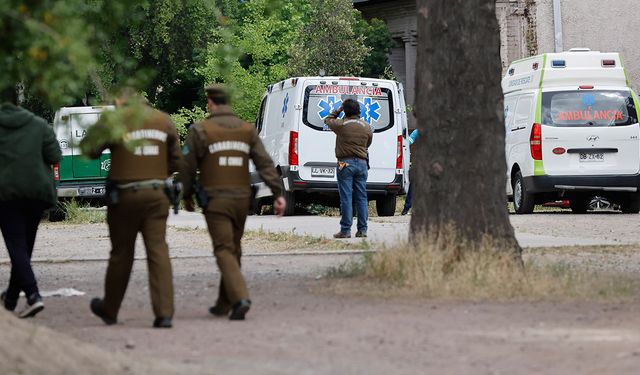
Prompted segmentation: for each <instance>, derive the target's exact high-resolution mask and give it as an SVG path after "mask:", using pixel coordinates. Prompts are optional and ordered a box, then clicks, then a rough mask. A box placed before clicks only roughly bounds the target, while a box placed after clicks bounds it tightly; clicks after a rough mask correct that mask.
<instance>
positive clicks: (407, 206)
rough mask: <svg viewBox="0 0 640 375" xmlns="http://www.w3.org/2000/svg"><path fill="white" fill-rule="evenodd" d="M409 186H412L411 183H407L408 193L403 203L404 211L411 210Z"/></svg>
mask: <svg viewBox="0 0 640 375" xmlns="http://www.w3.org/2000/svg"><path fill="white" fill-rule="evenodd" d="M411 185H413V182H411V183H409V191H407V199H406V200H405V202H404V209H405V210H408V209H410V208H411Z"/></svg>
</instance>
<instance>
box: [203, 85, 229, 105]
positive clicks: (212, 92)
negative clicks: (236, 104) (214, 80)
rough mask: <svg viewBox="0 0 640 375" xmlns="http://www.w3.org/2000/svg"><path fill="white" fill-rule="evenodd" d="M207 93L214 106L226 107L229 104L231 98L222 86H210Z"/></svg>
mask: <svg viewBox="0 0 640 375" xmlns="http://www.w3.org/2000/svg"><path fill="white" fill-rule="evenodd" d="M205 91H206V92H207V98H209V100H211V101H212V102H213V104H215V105H224V104H228V103H229V97H228V96H227V93H226V92H225V89H224V87H222V85H213V86H209V87H207V88H206V89H205Z"/></svg>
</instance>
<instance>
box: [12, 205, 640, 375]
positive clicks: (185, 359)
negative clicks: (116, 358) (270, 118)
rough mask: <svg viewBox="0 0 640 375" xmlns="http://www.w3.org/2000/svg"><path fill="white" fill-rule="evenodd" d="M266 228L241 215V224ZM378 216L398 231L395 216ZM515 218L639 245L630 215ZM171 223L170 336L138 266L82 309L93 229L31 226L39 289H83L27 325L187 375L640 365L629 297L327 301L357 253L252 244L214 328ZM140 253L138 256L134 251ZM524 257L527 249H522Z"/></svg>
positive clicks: (401, 222)
mask: <svg viewBox="0 0 640 375" xmlns="http://www.w3.org/2000/svg"><path fill="white" fill-rule="evenodd" d="M185 217H186V215H185ZM256 219H257V220H256ZM267 219H268V218H265V217H259V218H252V219H250V223H252V224H251V225H253V227H252V228H253V229H259V228H260V225H262V224H260V222H261V221H262V220H265V221H266V220H267ZM322 219H323V220H324V219H330V220H332V223H333V221H335V222H336V223H337V219H336V218H322ZM193 220H194V222H195V220H197V217H195V216H194V217H193ZM271 220H273V221H274V219H273V218H271ZM284 220H286V218H285V219H284ZM377 220H380V221H381V222H380V224H390V225H392V226H398V227H399V226H404V227H405V228H406V225H407V218H406V217H400V218H390V219H377ZM382 220H384V221H383V222H382ZM305 221H306V219H302V218H298V222H305ZM282 222H284V221H281V222H280V223H282ZM512 222H513V224H514V227H516V230H517V231H518V233H529V234H531V235H534V236H537V235H544V236H547V235H548V236H550V237H552V238H582V239H589V240H594V241H602V243H631V244H633V243H639V242H640V235H639V234H638V233H639V231H638V229H640V228H638V226H639V225H638V220H637V218H636V217H635V216H633V217H632V216H628V215H619V214H590V215H565V214H540V215H530V216H512ZM280 223H278V225H281V224H280ZM321 223H325V222H324V221H321ZM172 225H173V227H172V228H170V230H169V243H170V246H171V252H172V255H173V256H174V259H173V261H172V263H173V267H174V280H175V285H176V316H175V327H174V329H172V330H167V331H158V330H153V329H151V328H150V326H151V322H152V319H153V317H152V312H151V308H150V304H149V291H148V287H147V275H146V269H145V268H146V267H145V262H144V261H143V260H139V261H136V262H135V265H134V274H133V277H132V279H131V283H130V287H129V290H128V292H127V296H126V299H125V302H124V304H123V307H122V310H121V316H120V323H119V324H118V325H116V326H114V327H105V326H103V325H102V324H101V322H100V321H99V320H98V319H97V318H95V317H93V316H92V315H91V314H90V312H89V309H88V304H89V300H90V298H91V297H93V296H101V295H102V287H103V280H104V271H105V267H106V262H105V261H104V260H101V259H105V258H106V256H107V255H108V251H109V241H108V237H107V236H106V235H107V231H106V226H105V225H102V224H96V225H65V224H43V225H42V227H41V231H40V233H39V236H38V240H37V243H36V249H35V257H36V258H38V259H39V261H38V262H36V263H35V271H36V273H37V275H38V277H39V282H40V285H41V288H42V289H44V290H55V289H60V288H74V289H76V290H79V291H82V292H85V293H86V294H85V295H83V296H76V297H49V298H47V299H46V301H45V302H46V306H47V308H46V310H45V311H44V312H43V313H42V314H40V315H39V316H38V317H37V318H36V319H34V322H36V323H37V324H43V325H46V326H48V327H50V328H52V329H54V330H57V331H59V332H64V333H66V334H68V335H71V336H73V337H75V338H77V339H79V340H81V341H84V342H88V343H91V344H94V345H96V346H98V347H101V348H104V349H106V350H108V351H115V352H121V353H125V354H129V355H130V356H132V357H133V358H142V357H144V358H151V359H154V358H155V359H158V360H162V361H168V362H171V363H176V364H188V365H190V366H191V367H189V368H190V369H193V370H192V371H193V373H204V374H208V373H234V374H335V373H339V374H343V373H345V374H346V373H348V374H389V373H393V374H420V373H450V374H467V373H478V374H501V373H508V374H520V373H558V374H573V373H584V374H602V373H616V374H635V373H637V368H638V365H639V364H640V349H639V348H640V328H638V327H640V315H638V314H637V311H638V310H639V309H640V298H638V299H637V300H634V301H631V302H624V303H621V302H607V303H604V302H509V303H504V302H481V303H478V302H468V301H441V300H425V299H417V300H409V299H406V298H387V299H382V298H370V297H366V298H365V297H354V296H349V295H347V296H343V295H336V294H333V293H331V292H329V291H328V290H330V289H328V288H327V283H328V281H327V280H325V279H324V277H322V276H323V275H324V273H325V272H326V270H327V268H328V267H331V266H336V265H339V264H342V263H343V262H345V261H347V260H348V259H350V257H353V256H354V255H348V251H347V253H345V252H344V251H338V250H335V251H319V250H323V249H318V248H311V249H309V248H305V249H299V250H289V251H287V252H286V254H282V253H281V252H279V251H278V250H277V248H270V249H269V250H267V249H266V248H267V247H266V246H262V245H261V244H260V242H250V243H249V244H248V246H246V248H245V252H246V254H247V256H246V257H245V258H244V259H243V267H244V272H245V274H246V276H247V280H248V284H249V287H250V291H251V294H252V299H253V301H254V306H253V309H252V310H251V312H250V313H249V315H248V320H247V321H246V322H229V321H227V320H224V319H215V318H213V317H211V316H209V315H208V313H207V308H208V306H210V305H211V304H212V303H213V301H214V299H215V294H216V292H217V285H218V277H219V275H218V273H217V269H216V265H215V261H214V259H213V257H212V256H211V245H210V242H209V239H208V238H207V236H206V233H205V232H204V231H202V230H190V229H188V228H190V226H189V225H186V224H185V225H182V226H177V225H176V223H175V221H174V222H172ZM262 228H263V229H266V228H264V226H262ZM322 230H326V229H324V228H323V229H322ZM316 235H319V234H318V233H316ZM376 244H377V245H376ZM378 245H381V243H380V242H376V241H374V242H373V245H372V246H373V247H374V248H375V247H376V246H378ZM274 249H275V250H274ZM314 252H316V254H314ZM137 254H138V256H140V257H142V256H143V250H142V247H141V246H138V253H137ZM295 254H300V255H295ZM527 256H529V257H530V256H537V254H536V252H535V251H528V252H527ZM551 256H552V257H558V258H562V259H574V260H575V259H586V260H584V262H583V263H587V262H593V261H597V264H598V265H599V266H601V267H602V266H603V265H604V267H607V268H609V269H612V270H619V269H622V270H624V271H631V272H637V271H639V270H640V256H639V255H638V253H636V251H635V247H634V246H627V247H625V249H624V251H621V252H620V253H617V252H615V251H614V252H603V253H601V254H600V253H597V254H591V255H585V254H583V253H580V252H579V251H576V250H575V249H573V250H571V249H568V250H565V249H563V248H558V250H557V251H556V252H555V253H553V254H552V255H551ZM7 261H8V259H7V258H6V250H4V249H3V248H1V247H0V285H5V284H6V281H7V279H8V269H9V267H8V262H7Z"/></svg>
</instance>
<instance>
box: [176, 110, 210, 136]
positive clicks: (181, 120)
mask: <svg viewBox="0 0 640 375" xmlns="http://www.w3.org/2000/svg"><path fill="white" fill-rule="evenodd" d="M205 118H207V112H206V111H205V110H204V109H202V108H201V107H198V106H194V107H193V109H187V108H180V109H179V110H178V111H177V112H176V113H173V114H172V115H171V120H172V121H173V123H174V124H175V125H176V129H177V130H178V135H179V136H180V139H182V140H184V139H185V138H186V136H187V132H188V130H189V129H188V126H189V125H191V124H193V123H196V122H198V121H202V120H204V119H205Z"/></svg>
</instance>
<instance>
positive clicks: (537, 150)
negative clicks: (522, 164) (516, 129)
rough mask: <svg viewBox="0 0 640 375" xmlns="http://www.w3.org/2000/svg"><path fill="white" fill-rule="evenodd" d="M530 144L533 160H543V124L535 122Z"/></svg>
mask: <svg viewBox="0 0 640 375" xmlns="http://www.w3.org/2000/svg"><path fill="white" fill-rule="evenodd" d="M529 144H530V145H531V157H532V158H533V160H542V126H541V125H540V124H533V127H532V128H531V137H530V138H529Z"/></svg>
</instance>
